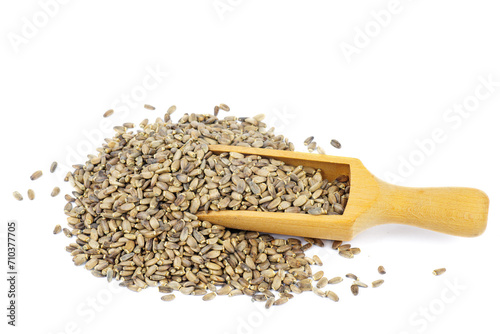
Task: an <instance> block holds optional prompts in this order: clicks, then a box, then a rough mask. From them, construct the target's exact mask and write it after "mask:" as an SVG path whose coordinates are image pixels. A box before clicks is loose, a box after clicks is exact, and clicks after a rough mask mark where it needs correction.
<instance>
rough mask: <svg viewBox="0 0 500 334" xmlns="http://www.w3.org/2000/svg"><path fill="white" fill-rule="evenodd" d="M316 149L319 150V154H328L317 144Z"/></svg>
mask: <svg viewBox="0 0 500 334" xmlns="http://www.w3.org/2000/svg"><path fill="white" fill-rule="evenodd" d="M316 151H318V153H319V154H326V152H325V150H324V149H323V148H322V147H321V146H317V147H316Z"/></svg>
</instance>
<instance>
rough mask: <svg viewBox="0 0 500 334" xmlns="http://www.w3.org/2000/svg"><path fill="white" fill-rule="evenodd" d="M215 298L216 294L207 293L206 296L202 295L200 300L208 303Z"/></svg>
mask: <svg viewBox="0 0 500 334" xmlns="http://www.w3.org/2000/svg"><path fill="white" fill-rule="evenodd" d="M215 296H217V294H216V293H215V292H210V293H207V294H206V295H204V296H203V298H202V299H203V300H204V301H209V300H212V299H214V298H215Z"/></svg>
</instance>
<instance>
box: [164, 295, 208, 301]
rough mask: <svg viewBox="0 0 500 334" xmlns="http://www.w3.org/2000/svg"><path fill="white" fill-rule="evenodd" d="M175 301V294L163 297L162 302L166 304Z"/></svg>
mask: <svg viewBox="0 0 500 334" xmlns="http://www.w3.org/2000/svg"><path fill="white" fill-rule="evenodd" d="M204 297H205V296H204ZM174 299H175V295H174V294H169V295H163V296H161V300H163V301H164V302H170V301H172V300H174Z"/></svg>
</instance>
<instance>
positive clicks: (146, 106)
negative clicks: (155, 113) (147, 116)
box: [144, 104, 156, 110]
mask: <svg viewBox="0 0 500 334" xmlns="http://www.w3.org/2000/svg"><path fill="white" fill-rule="evenodd" d="M144 108H145V109H148V110H155V109H156V108H155V107H153V106H152V105H149V104H145V105H144Z"/></svg>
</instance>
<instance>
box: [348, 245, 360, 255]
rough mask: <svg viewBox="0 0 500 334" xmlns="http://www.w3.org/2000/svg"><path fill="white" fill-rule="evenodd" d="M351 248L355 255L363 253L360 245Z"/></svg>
mask: <svg viewBox="0 0 500 334" xmlns="http://www.w3.org/2000/svg"><path fill="white" fill-rule="evenodd" d="M349 250H350V251H351V253H352V254H354V255H358V254H359V253H361V249H359V248H358V247H354V248H350V249H349Z"/></svg>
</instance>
